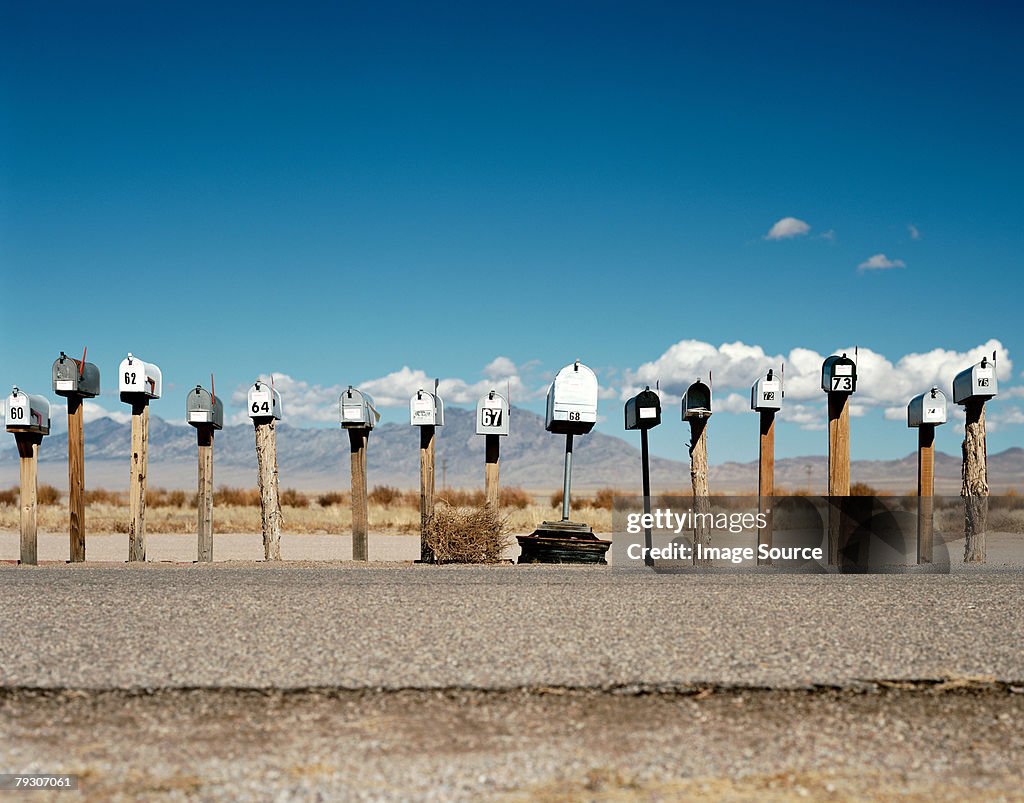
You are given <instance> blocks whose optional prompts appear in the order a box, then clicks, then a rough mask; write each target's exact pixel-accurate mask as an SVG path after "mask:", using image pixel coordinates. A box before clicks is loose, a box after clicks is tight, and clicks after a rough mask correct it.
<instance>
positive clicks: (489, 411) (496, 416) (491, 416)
mask: <svg viewBox="0 0 1024 803" xmlns="http://www.w3.org/2000/svg"><path fill="white" fill-rule="evenodd" d="M480 423H482V424H483V425H484V426H485V427H500V426H501V410H499V409H495V408H494V407H484V408H482V409H481V410H480Z"/></svg>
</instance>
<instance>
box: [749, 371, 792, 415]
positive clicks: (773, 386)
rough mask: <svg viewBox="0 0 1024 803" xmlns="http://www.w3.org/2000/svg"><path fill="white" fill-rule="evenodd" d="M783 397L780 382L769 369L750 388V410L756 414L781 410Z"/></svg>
mask: <svg viewBox="0 0 1024 803" xmlns="http://www.w3.org/2000/svg"><path fill="white" fill-rule="evenodd" d="M783 395H784V391H783V389H782V380H781V379H780V378H779V377H778V376H776V375H775V372H774V371H773V370H772V369H771V368H769V369H768V374H767V375H766V376H763V377H761V378H760V379H758V380H757V381H756V382H755V383H754V385H753V387H751V388H750V409H751V410H753V411H754V412H758V413H759V412H761V411H762V410H781V409H782V397H783Z"/></svg>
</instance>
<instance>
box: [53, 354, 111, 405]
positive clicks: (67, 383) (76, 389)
mask: <svg viewBox="0 0 1024 803" xmlns="http://www.w3.org/2000/svg"><path fill="white" fill-rule="evenodd" d="M53 392H54V393H56V394H57V395H58V396H74V397H77V398H80V399H94V398H96V397H97V396H99V395H100V369H99V368H97V367H96V366H95V365H93V364H92V363H91V362H82V361H81V360H76V359H74V358H72V357H69V356H68V355H66V354H65V353H64V352H63V351H62V352H61V353H60V356H59V357H58V358H57V359H56V360H54V363H53Z"/></svg>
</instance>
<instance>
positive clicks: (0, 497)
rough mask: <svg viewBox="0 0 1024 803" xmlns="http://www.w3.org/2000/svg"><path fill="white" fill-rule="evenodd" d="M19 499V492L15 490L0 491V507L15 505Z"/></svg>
mask: <svg viewBox="0 0 1024 803" xmlns="http://www.w3.org/2000/svg"><path fill="white" fill-rule="evenodd" d="M20 499H21V492H20V491H19V490H18V489H17V488H11V489H9V490H6V491H0V505H16V504H18V503H19V501H20Z"/></svg>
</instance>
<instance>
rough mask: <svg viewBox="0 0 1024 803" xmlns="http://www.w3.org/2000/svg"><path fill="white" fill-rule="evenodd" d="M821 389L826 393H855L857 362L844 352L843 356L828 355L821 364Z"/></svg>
mask: <svg viewBox="0 0 1024 803" xmlns="http://www.w3.org/2000/svg"><path fill="white" fill-rule="evenodd" d="M821 389H822V390H823V391H825V392H826V393H855V392H856V391H857V364H856V363H855V362H854V361H853V360H851V359H850V358H849V357H847V356H846V352H845V351H844V352H843V355H842V356H841V357H837V356H835V355H833V356H831V357H826V358H825V362H823V363H822V364H821Z"/></svg>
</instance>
